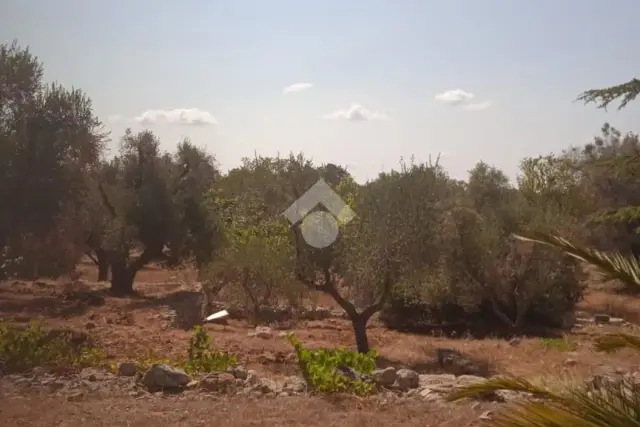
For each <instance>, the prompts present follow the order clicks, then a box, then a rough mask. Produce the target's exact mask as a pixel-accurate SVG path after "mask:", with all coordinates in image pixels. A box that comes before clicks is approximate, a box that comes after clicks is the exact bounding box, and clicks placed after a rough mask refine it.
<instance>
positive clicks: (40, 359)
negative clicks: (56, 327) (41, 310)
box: [0, 321, 104, 372]
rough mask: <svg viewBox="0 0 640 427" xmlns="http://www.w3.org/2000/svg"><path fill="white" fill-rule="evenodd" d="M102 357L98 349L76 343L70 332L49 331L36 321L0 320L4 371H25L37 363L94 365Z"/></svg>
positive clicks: (0, 361)
mask: <svg viewBox="0 0 640 427" xmlns="http://www.w3.org/2000/svg"><path fill="white" fill-rule="evenodd" d="M103 359H104V355H103V353H102V352H101V351H100V350H99V349H97V348H95V347H92V346H90V345H88V344H81V345H75V344H74V343H72V342H71V336H70V334H60V335H52V334H51V333H50V332H49V331H46V330H44V329H43V328H42V325H41V324H40V322H38V321H32V322H31V323H30V324H29V326H28V327H27V328H26V329H21V328H19V327H15V326H12V325H9V324H7V323H0V364H1V365H2V369H3V370H4V371H5V372H26V371H29V370H31V369H33V368H34V367H36V366H51V367H62V366H74V367H87V366H95V365H99V364H101V362H102V361H103Z"/></svg>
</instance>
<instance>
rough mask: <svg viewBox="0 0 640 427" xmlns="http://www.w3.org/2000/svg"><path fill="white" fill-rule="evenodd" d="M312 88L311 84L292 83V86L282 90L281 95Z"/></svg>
mask: <svg viewBox="0 0 640 427" xmlns="http://www.w3.org/2000/svg"><path fill="white" fill-rule="evenodd" d="M312 87H313V84H311V83H294V84H292V85H289V86H287V87H285V88H284V89H283V90H282V94H283V95H286V94H288V93H294V92H302V91H303V90H307V89H311V88H312Z"/></svg>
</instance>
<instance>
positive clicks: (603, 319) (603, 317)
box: [593, 314, 611, 323]
mask: <svg viewBox="0 0 640 427" xmlns="http://www.w3.org/2000/svg"><path fill="white" fill-rule="evenodd" d="M593 320H594V321H595V322H596V323H609V321H610V320H611V316H609V315H608V314H596V315H595V316H593Z"/></svg>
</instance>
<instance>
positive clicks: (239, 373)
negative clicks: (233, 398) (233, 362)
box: [230, 365, 249, 381]
mask: <svg viewBox="0 0 640 427" xmlns="http://www.w3.org/2000/svg"><path fill="white" fill-rule="evenodd" d="M230 373H231V375H233V376H234V378H237V379H239V380H243V381H244V380H246V379H247V376H248V375H249V374H248V372H247V370H246V369H245V367H244V366H241V365H238V366H234V367H233V368H231V370H230Z"/></svg>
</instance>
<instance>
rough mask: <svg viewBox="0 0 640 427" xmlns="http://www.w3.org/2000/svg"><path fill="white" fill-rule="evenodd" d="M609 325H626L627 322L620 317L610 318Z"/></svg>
mask: <svg viewBox="0 0 640 427" xmlns="http://www.w3.org/2000/svg"><path fill="white" fill-rule="evenodd" d="M609 323H610V324H612V325H622V324H624V323H626V322H625V320H624V319H621V318H620V317H610V318H609Z"/></svg>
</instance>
